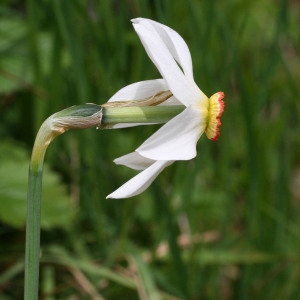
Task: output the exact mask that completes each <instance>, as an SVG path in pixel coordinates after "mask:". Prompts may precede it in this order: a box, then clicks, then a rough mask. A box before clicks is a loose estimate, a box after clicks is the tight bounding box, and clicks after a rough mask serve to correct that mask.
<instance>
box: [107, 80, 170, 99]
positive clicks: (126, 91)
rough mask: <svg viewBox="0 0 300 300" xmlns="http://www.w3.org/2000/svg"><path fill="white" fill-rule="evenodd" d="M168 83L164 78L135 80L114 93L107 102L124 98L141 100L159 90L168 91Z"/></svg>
mask: <svg viewBox="0 0 300 300" xmlns="http://www.w3.org/2000/svg"><path fill="white" fill-rule="evenodd" d="M168 90H169V88H168V85H167V83H166V81H165V80H164V79H154V80H145V81H140V82H136V83H133V84H130V85H127V86H125V87H124V88H122V89H120V90H119V91H118V92H117V93H115V94H114V95H113V96H112V97H111V98H110V99H109V100H108V102H113V101H124V100H142V99H145V98H147V97H150V96H153V95H155V94H157V93H158V92H161V91H168Z"/></svg>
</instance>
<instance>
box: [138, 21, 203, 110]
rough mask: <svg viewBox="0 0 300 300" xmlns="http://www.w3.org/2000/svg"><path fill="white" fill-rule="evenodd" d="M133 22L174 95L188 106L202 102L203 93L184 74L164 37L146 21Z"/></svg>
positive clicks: (149, 54)
mask: <svg viewBox="0 0 300 300" xmlns="http://www.w3.org/2000/svg"><path fill="white" fill-rule="evenodd" d="M133 22H136V23H133V26H134V28H135V30H136V32H137V34H138V35H139V37H140V39H141V42H142V43H143V45H144V47H145V50H146V52H147V54H148V56H149V57H150V59H151V60H152V62H153V63H154V64H155V66H156V67H157V69H158V70H159V72H160V74H161V75H162V77H163V78H164V79H165V80H166V81H167V83H168V86H169V89H170V91H171V92H172V93H173V95H174V96H175V97H176V98H177V99H178V100H179V101H180V102H181V103H183V104H184V105H186V106H188V105H189V104H194V103H196V102H197V101H201V99H202V97H203V95H202V92H201V91H200V89H199V88H198V87H197V86H196V85H195V83H194V82H193V81H192V80H191V79H188V78H187V77H186V76H185V75H184V74H183V72H182V71H181V69H180V68H179V66H178V65H177V63H176V61H175V59H174V57H173V56H172V53H171V52H170V50H169V49H168V47H167V45H166V43H165V41H164V40H163V36H161V35H160V33H159V32H158V31H157V30H156V29H155V28H154V27H153V25H152V24H151V23H150V22H148V21H147V20H145V19H136V20H133Z"/></svg>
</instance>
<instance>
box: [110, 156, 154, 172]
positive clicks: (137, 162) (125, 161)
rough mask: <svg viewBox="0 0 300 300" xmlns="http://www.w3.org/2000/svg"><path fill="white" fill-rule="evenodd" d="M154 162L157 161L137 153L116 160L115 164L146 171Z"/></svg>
mask: <svg viewBox="0 0 300 300" xmlns="http://www.w3.org/2000/svg"><path fill="white" fill-rule="evenodd" d="M154 162H155V161H154V160H153V159H149V158H146V157H144V156H141V155H140V154H138V153H137V152H131V153H129V154H126V155H123V156H121V157H118V158H116V159H115V160H114V163H116V164H117V165H123V166H126V167H128V168H131V169H134V170H145V169H146V168H148V167H150V166H151V165H152V164H153V163H154Z"/></svg>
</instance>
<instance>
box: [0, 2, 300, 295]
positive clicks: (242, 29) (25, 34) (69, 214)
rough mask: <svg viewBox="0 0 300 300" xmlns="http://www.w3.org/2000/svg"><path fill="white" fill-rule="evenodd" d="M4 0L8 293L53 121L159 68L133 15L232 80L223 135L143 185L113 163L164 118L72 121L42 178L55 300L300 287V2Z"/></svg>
mask: <svg viewBox="0 0 300 300" xmlns="http://www.w3.org/2000/svg"><path fill="white" fill-rule="evenodd" d="M1 3H2V4H1V5H0V118H1V122H0V137H1V139H0V174H1V175H0V176H1V177H0V178H1V181H0V240H1V242H0V298H1V299H7V300H10V299H21V298H22V293H23V260H24V238H25V227H24V225H25V218H26V184H27V170H26V169H27V165H28V162H29V157H30V151H31V147H32V145H33V141H34V138H35V134H36V133H37V130H38V128H39V126H40V125H41V123H42V122H43V120H44V119H46V118H47V117H48V116H49V115H51V114H53V113H54V112H56V111H58V110H61V109H63V108H65V107H68V106H71V105H74V104H81V103H86V102H94V103H97V104H101V103H104V102H106V101H107V100H108V99H109V98H110V97H111V96H112V95H113V94H114V93H115V92H116V91H118V90H119V89H120V88H122V87H123V86H125V85H127V84H130V83H133V82H136V81H141V80H145V79H152V78H158V77H159V74H158V72H157V70H156V69H155V67H154V66H153V65H152V63H151V61H150V60H149V58H148V57H147V55H146V53H145V51H144V49H143V47H142V45H141V43H140V41H139V40H138V38H137V36H136V34H135V32H134V30H133V28H132V26H131V23H130V19H132V18H134V17H138V16H142V17H148V18H152V19H155V20H157V21H159V22H162V23H165V24H167V25H168V26H170V27H172V28H174V29H175V30H176V31H178V32H179V33H180V34H181V35H182V36H183V37H184V39H185V40H186V42H187V44H188V45H189V47H190V51H191V54H192V58H193V63H194V75H195V79H196V82H197V83H198V84H199V86H200V88H201V89H202V90H203V91H204V92H205V93H206V94H207V95H211V94H213V93H215V92H216V91H218V90H223V91H224V92H225V95H226V98H225V102H226V109H225V113H224V115H223V117H222V123H223V125H222V127H221V137H220V139H219V140H218V142H216V143H212V142H211V141H209V140H207V139H205V138H201V140H200V141H199V143H198V156H197V158H196V159H194V160H192V161H188V162H177V163H175V164H174V165H172V166H171V167H169V168H167V169H166V170H165V171H164V172H163V173H162V174H161V175H160V176H159V178H158V179H157V180H156V181H155V182H154V183H153V184H152V186H151V187H150V188H149V189H148V190H147V191H146V192H144V193H143V194H142V195H140V196H137V197H134V198H132V199H126V200H106V199H105V196H106V195H107V194H109V193H110V192H111V191H113V190H114V189H116V188H117V187H118V186H119V185H121V184H122V183H123V182H125V181H126V180H128V179H129V178H131V176H133V175H134V172H133V171H132V170H129V169H126V168H123V167H121V166H115V165H114V164H113V162H112V161H113V159H114V158H116V157H118V156H121V155H123V154H126V153H128V152H131V151H133V150H134V149H135V148H136V147H137V146H138V145H140V143H141V142H142V141H143V140H145V139H146V138H147V137H148V136H150V135H151V133H153V132H154V131H155V130H157V128H158V126H152V127H151V126H148V127H140V128H129V129H122V130H115V131H114V130H111V131H109V130H107V131H101V132H100V131H96V130H91V129H90V130H84V131H73V132H68V133H66V134H64V135H63V136H61V137H59V138H57V139H56V140H55V141H54V142H53V143H52V144H51V146H50V148H49V150H48V152H47V156H46V162H47V168H46V172H45V174H44V185H43V187H44V191H43V204H42V210H43V216H42V226H43V230H42V236H41V242H42V253H41V299H47V300H52V299H94V300H98V299H120V297H121V296H122V299H153V300H154V299H222V300H227V299H299V298H300V290H299V282H300V268H299V267H300V261H299V258H300V257H299V246H300V221H299V216H298V215H299V209H300V206H299V205H300V168H299V164H300V138H299V136H300V135H299V122H298V120H299V104H298V102H299V101H298V100H299V93H300V90H299V80H300V60H299V49H300V40H299V33H298V32H299V28H298V27H299V26H298V25H299V21H300V20H299V18H300V17H299V16H300V15H299V13H298V12H299V8H300V7H299V6H300V3H299V1H298V0H293V1H292V0H291V1H287V0H277V1H275V0H273V1H271V0H262V1H261V0H260V1H258V0H254V1H242V0H228V1H208V0H207V1H206V0H203V1H200V0H199V1H197V0H178V1H171V0H165V1H159V0H152V1H151V0H127V1H117V0H116V1H113V0H110V1H96V0H90V1H84V0H72V1H68V0H65V1H59V0H42V1H34V0H28V1H26V2H23V1H20V0H5V1H2V2H1Z"/></svg>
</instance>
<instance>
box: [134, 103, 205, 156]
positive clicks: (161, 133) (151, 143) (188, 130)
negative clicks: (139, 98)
mask: <svg viewBox="0 0 300 300" xmlns="http://www.w3.org/2000/svg"><path fill="white" fill-rule="evenodd" d="M205 128H206V117H205V116H204V115H202V113H201V111H200V110H199V109H197V108H194V107H188V108H186V109H185V110H184V111H183V112H182V113H180V114H179V115H177V116H176V117H174V118H173V119H172V120H170V121H169V122H168V123H167V124H165V125H164V126H163V127H161V128H160V129H159V130H158V131H157V132H155V133H154V134H153V135H152V136H151V137H150V138H149V139H147V140H146V141H145V142H144V143H143V144H142V145H141V146H140V147H139V148H138V149H136V151H137V152H138V153H139V154H141V155H142V156H145V157H147V158H150V159H154V160H188V159H192V158H193V157H195V156H196V154H197V152H196V145H197V141H198V140H199V138H200V136H201V134H202V133H203V132H204V131H205Z"/></svg>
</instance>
